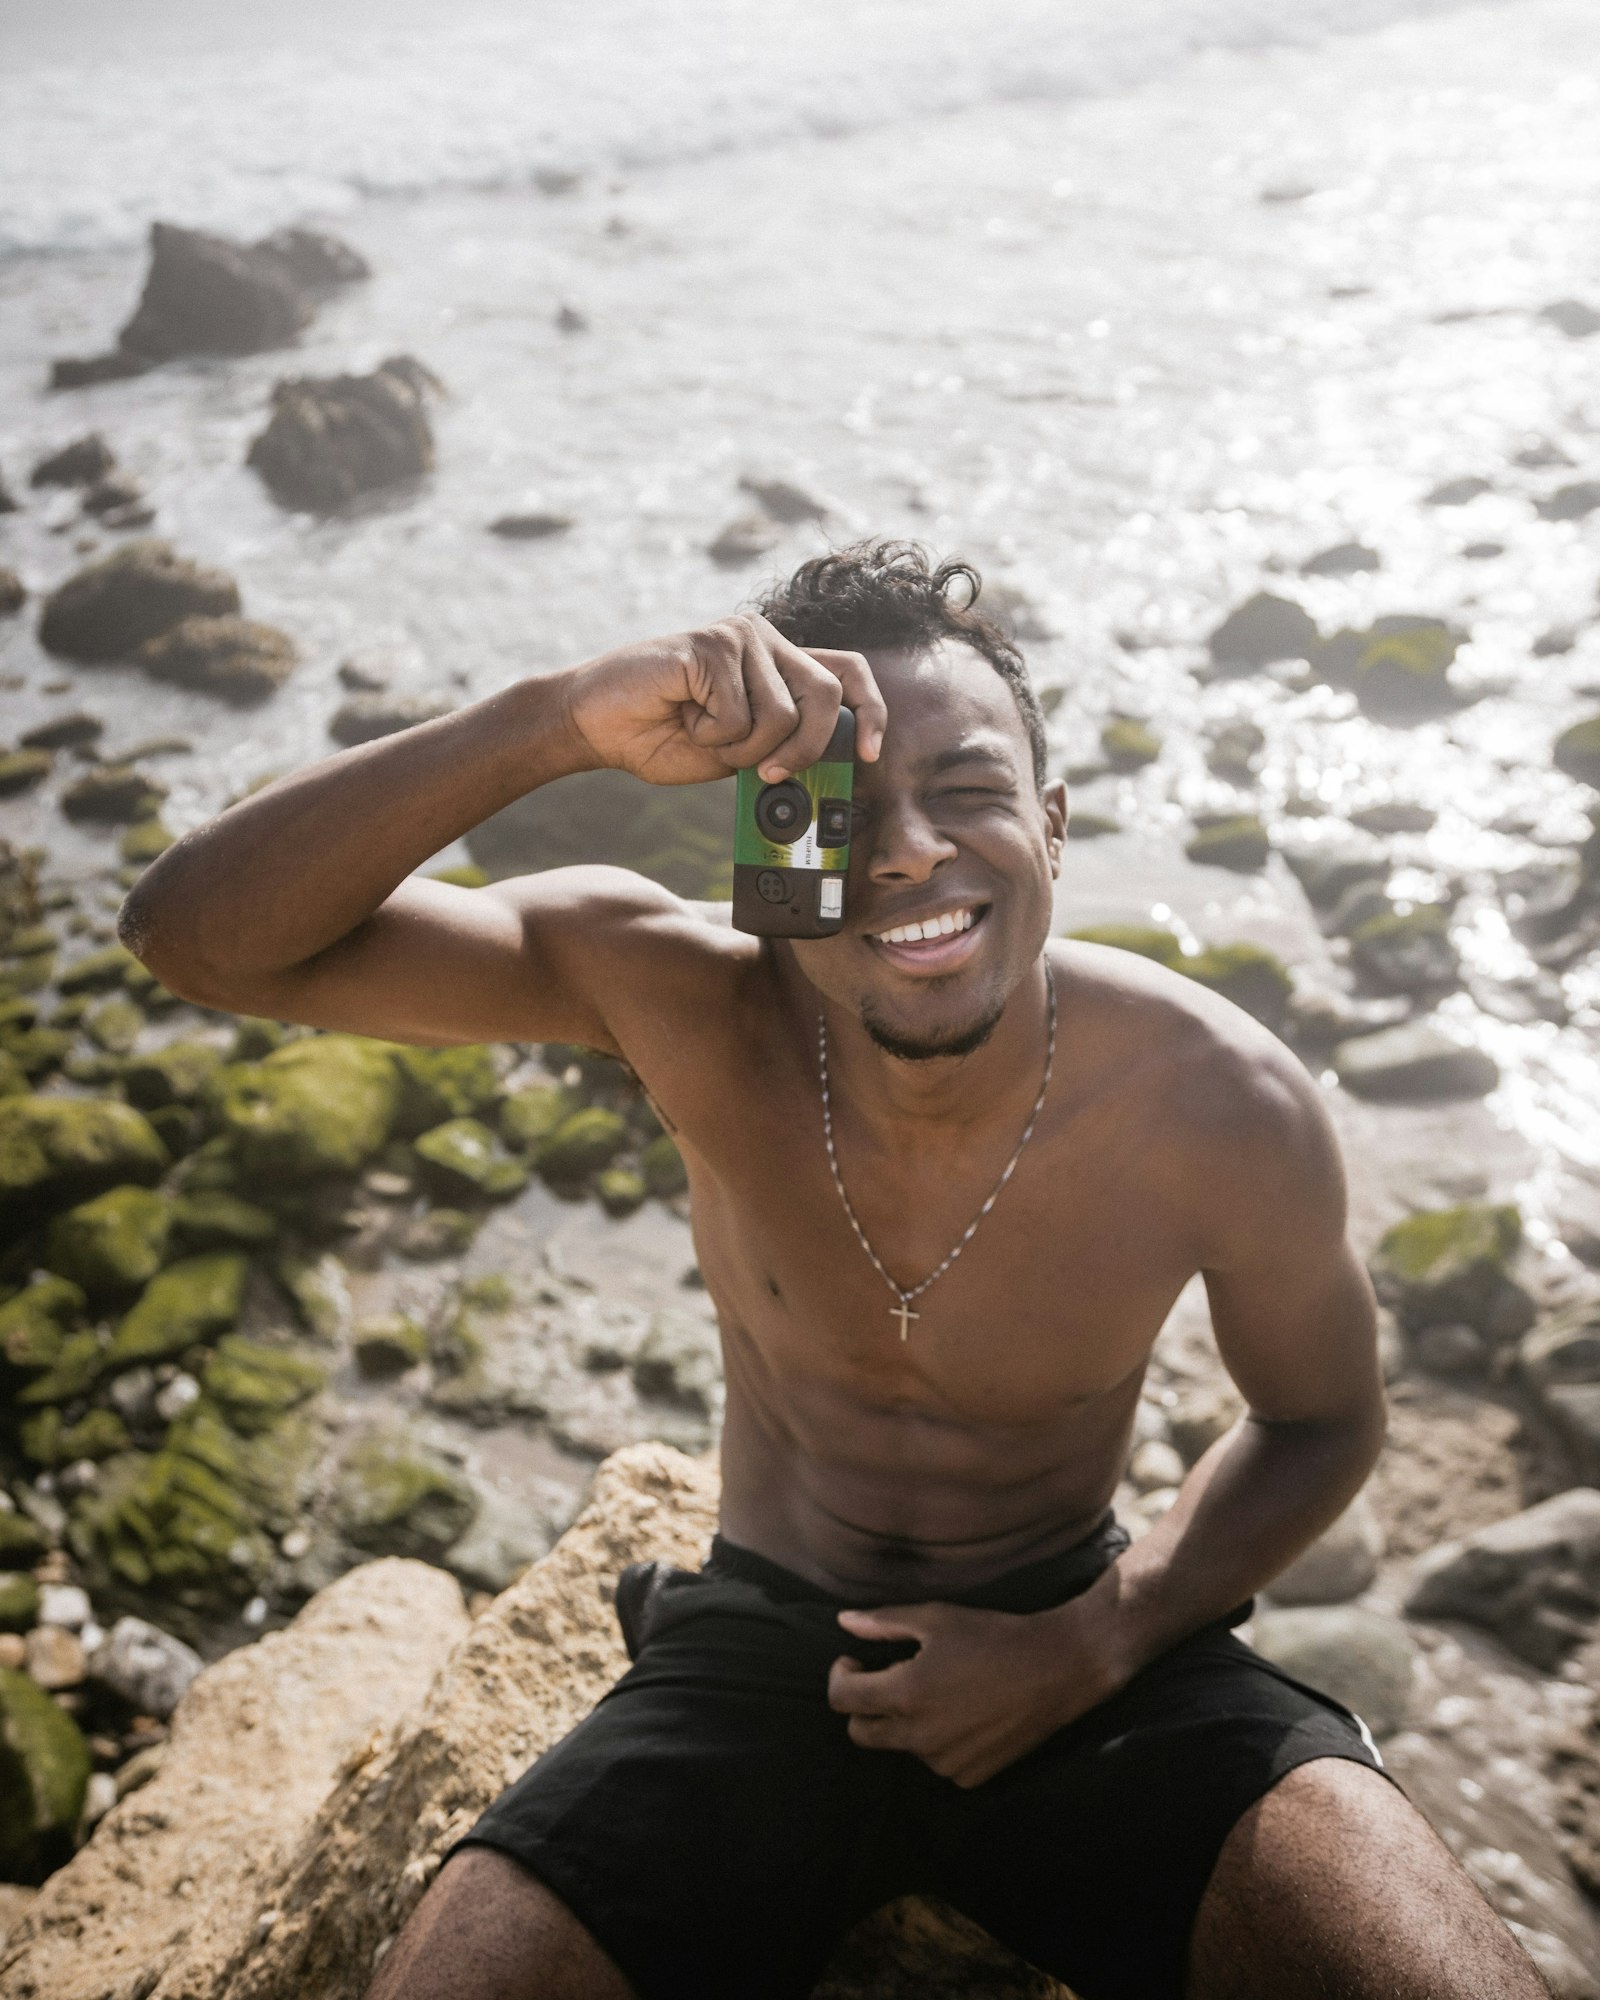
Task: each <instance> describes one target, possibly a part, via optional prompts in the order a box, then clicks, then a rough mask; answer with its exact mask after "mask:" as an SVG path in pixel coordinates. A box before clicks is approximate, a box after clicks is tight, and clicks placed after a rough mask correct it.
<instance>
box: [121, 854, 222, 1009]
mask: <svg viewBox="0 0 1600 2000" xmlns="http://www.w3.org/2000/svg"><path fill="white" fill-rule="evenodd" d="M159 867H160V863H159V862H157V863H156V864H155V866H154V867H152V868H151V869H149V870H147V871H146V873H145V875H144V876H143V877H142V878H141V879H140V880H139V881H138V882H137V883H136V884H135V885H134V887H133V888H132V889H131V890H130V891H129V892H128V894H127V896H126V897H125V898H124V900H123V904H122V908H121V909H120V910H119V911H118V913H117V938H118V941H119V942H120V943H121V944H122V945H123V946H124V948H125V949H126V950H128V951H131V952H132V953H133V955H134V957H135V958H136V959H138V960H139V962H140V963H141V964H142V965H143V966H144V967H145V969H146V970H147V971H149V972H152V973H154V974H155V976H156V978H157V979H159V980H160V981H161V984H162V985H163V986H164V987H165V988H166V989H167V991H168V992H169V993H175V994H176V995H177V997H178V998H179V999H180V1000H187V1001H189V1002H190V1003H191V1004H192V1005H194V1006H196V1007H212V1008H216V1009H218V1010H219V1011H222V1012H225V1013H245V1012H255V1011H256V1009H255V1008H254V1007H253V1006H252V1005H251V1003H250V1000H249V998H248V996H245V995H242V994H240V993H239V992H237V991H236V990H235V987H234V984H233V982H230V981H229V980H228V978H227V976H226V974H225V973H224V972H223V971H222V970H221V969H220V968H218V967H215V966H212V965H210V964H209V963H208V962H207V960H206V958H205V956H204V954H203V953H202V952H200V951H199V950H198V949H197V948H196V946H195V945H194V943H193V942H192V941H191V940H190V939H189V938H187V937H186V936H185V933H184V926H183V924H182V922H181V920H180V918H179V915H178V908H177V904H176V898H175V894H174V892H173V890H172V888H171V887H170V886H164V885H163V884H162V883H161V882H160V880H159V879H157V880H155V881H152V879H151V877H152V876H154V875H155V874H156V870H157V869H158V868H159Z"/></svg>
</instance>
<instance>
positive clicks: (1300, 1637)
mask: <svg viewBox="0 0 1600 2000" xmlns="http://www.w3.org/2000/svg"><path fill="white" fill-rule="evenodd" d="M1251 1643H1252V1644H1253V1645H1254V1647H1255V1649H1256V1651H1257V1652H1258V1653H1260V1654H1261V1656H1262V1657H1263V1658H1264V1659H1268V1660H1271V1661H1272V1663H1273V1665H1274V1666H1278V1667H1282V1669H1283V1670H1284V1672H1285V1673H1286V1674H1293V1676H1294V1677H1295V1679H1296V1680H1301V1681H1305V1682H1306V1683H1307V1684H1308V1685H1309V1686H1311V1687H1314V1688H1317V1689H1319V1690H1320V1691H1321V1692H1322V1693H1323V1694H1331V1695H1332V1696H1333V1698H1334V1700H1335V1701H1342V1702H1343V1703H1344V1705H1345V1707H1346V1708H1351V1709H1354V1710H1355V1712H1356V1714H1357V1715H1359V1716H1360V1717H1361V1719H1362V1721H1363V1722H1364V1723H1365V1724H1366V1725H1367V1727H1368V1728H1369V1729H1370V1730H1371V1731H1372V1733H1373V1735H1374V1736H1392V1735H1393V1734H1394V1732H1395V1731H1396V1730H1397V1729H1398V1728H1399V1727H1400V1725H1401V1724H1402V1723H1403V1722H1404V1721H1405V1718H1406V1709H1407V1706H1408V1705H1409V1702H1410V1699H1411V1685H1412V1680H1413V1678H1414V1676H1415V1673H1416V1664H1417V1648H1416V1642H1415V1641H1414V1640H1413V1639H1412V1637H1411V1635H1410V1634H1409V1633H1408V1632H1407V1631H1406V1628H1405V1626H1404V1625H1402V1624H1401V1622H1400V1620H1399V1619H1398V1618H1388V1617H1385V1616H1384V1615H1383V1613H1382V1612H1379V1611H1367V1610H1364V1609H1359V1608H1357V1607H1356V1606H1355V1605H1349V1604H1339V1605H1333V1604H1328V1605H1317V1606H1314V1607H1312V1606H1306V1607H1304V1608H1296V1609H1294V1610H1290V1611H1263V1612H1260V1613H1258V1614H1257V1616H1256V1619H1255V1623H1254V1625H1253V1627H1252V1638H1251Z"/></svg>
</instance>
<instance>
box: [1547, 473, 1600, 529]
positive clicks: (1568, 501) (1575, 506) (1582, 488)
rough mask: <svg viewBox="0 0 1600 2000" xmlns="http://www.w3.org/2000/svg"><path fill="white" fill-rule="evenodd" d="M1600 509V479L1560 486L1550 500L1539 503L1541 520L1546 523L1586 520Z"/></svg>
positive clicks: (1578, 480)
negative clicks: (1597, 508)
mask: <svg viewBox="0 0 1600 2000" xmlns="http://www.w3.org/2000/svg"><path fill="white" fill-rule="evenodd" d="M1596 507H1600V479H1577V480H1574V481H1573V482H1572V484H1571V485H1570V486H1558V487H1557V488H1556V490H1555V492H1554V493H1552V494H1551V495H1550V496H1549V498H1548V499H1546V500H1541V501H1540V502H1539V503H1538V508H1539V514H1540V518H1541V519H1543V520H1546V521H1582V520H1586V519H1587V518H1588V516H1589V515H1590V514H1592V513H1593V512H1594V510H1595V509H1596Z"/></svg>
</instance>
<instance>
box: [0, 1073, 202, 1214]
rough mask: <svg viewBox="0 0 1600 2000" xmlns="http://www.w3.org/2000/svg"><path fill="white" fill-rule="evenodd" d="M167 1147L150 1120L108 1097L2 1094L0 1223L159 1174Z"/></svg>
mask: <svg viewBox="0 0 1600 2000" xmlns="http://www.w3.org/2000/svg"><path fill="white" fill-rule="evenodd" d="M167 1164H168V1154H167V1149H166V1147H165V1146H163V1145H162V1143H161V1141H160V1139H159V1138H158V1137H157V1135H156V1133H155V1131H154V1130H153V1128H152V1127H151V1125H150V1122H149V1120H148V1119H146V1118H145V1117H143V1116H142V1115H141V1113H139V1112H137V1111H135V1110H134V1108H133V1106H132V1105H131V1104H121V1103H117V1102H115V1101H113V1100H111V1099H107V1098H72V1097H38V1096H31V1095H30V1096H26V1097H5V1098H0V1222H3V1221H6V1220H9V1219H11V1218H12V1217H13V1216H21V1215H23V1214H24V1213H36V1212H38V1211H39V1210H40V1209H41V1208H43V1207H46V1206H50V1207H55V1206H62V1205H65V1204H66V1203H68V1202H73V1201H79V1200H81V1199H83V1198H84V1197H85V1196H87V1195H93V1194H98V1193H100V1192H101V1191H102V1190H103V1189H105V1188H107V1187H112V1186H115V1185H116V1184H117V1183H118V1182H119V1181H132V1182H137V1183H148V1182H151V1181H154V1180H157V1179H159V1178H160V1175H161V1173H162V1171H163V1169H164V1168H165V1167H166V1166H167Z"/></svg>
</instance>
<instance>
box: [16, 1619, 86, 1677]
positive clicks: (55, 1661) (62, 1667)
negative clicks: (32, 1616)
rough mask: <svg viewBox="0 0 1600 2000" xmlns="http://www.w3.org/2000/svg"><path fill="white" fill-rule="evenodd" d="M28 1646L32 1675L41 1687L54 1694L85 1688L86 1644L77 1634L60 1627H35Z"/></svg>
mask: <svg viewBox="0 0 1600 2000" xmlns="http://www.w3.org/2000/svg"><path fill="white" fill-rule="evenodd" d="M26 1645H27V1667H28V1672H29V1674H30V1675H31V1676H32V1677H33V1679H34V1680H36V1681H37V1682H38V1684H39V1685H40V1687H42V1688H44V1689H46V1690H47V1691H48V1692H49V1693H51V1694H54V1693H56V1692H57V1691H58V1690H59V1689H62V1688H75V1687H81V1686H82V1685H83V1681H84V1675H85V1671H86V1669H85V1666H84V1657H83V1642H82V1641H81V1640H80V1639H79V1637H78V1635H77V1633H76V1632H68V1631H66V1630H65V1629H64V1628H63V1627H62V1626H60V1625H35V1626H34V1628H33V1630H32V1631H31V1632H30V1633H29V1634H28V1636H27V1640H26Z"/></svg>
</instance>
